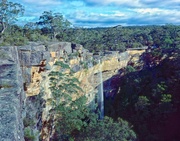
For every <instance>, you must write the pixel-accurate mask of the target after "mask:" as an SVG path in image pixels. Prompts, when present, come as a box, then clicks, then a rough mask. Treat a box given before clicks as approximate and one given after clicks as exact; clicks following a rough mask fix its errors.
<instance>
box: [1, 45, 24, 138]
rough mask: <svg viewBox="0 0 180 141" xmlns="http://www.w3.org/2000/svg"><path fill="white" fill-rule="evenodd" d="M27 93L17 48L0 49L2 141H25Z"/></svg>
mask: <svg viewBox="0 0 180 141" xmlns="http://www.w3.org/2000/svg"><path fill="white" fill-rule="evenodd" d="M24 100H25V93H24V90H23V78H22V73H21V69H20V62H19V58H18V50H17V47H0V133H1V134H0V140H1V141H23V140H24V135H23V120H22V115H23V106H24Z"/></svg>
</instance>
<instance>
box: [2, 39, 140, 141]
mask: <svg viewBox="0 0 180 141" xmlns="http://www.w3.org/2000/svg"><path fill="white" fill-rule="evenodd" d="M142 52H143V51H140V52H139V54H141V53H142ZM137 53H138V52H136V55H137ZM132 54H133V55H131V52H130V51H126V52H124V53H118V52H105V54H104V55H102V56H101V55H96V56H93V54H92V53H89V52H88V50H86V49H84V48H83V47H82V46H81V45H77V44H71V43H68V42H53V43H48V44H46V45H44V44H42V43H30V44H29V45H27V46H22V47H0V94H1V97H0V112H1V113H0V119H1V124H0V133H2V134H1V135H0V140H1V139H3V140H8V139H10V140H15V141H16V140H21V141H23V124H22V115H23V114H22V106H23V105H24V104H23V103H24V101H25V95H24V91H25V93H26V96H27V97H32V96H36V95H38V94H39V93H40V92H42V91H43V93H44V100H46V99H48V98H50V97H51V95H50V94H51V93H50V90H49V78H48V73H49V72H50V71H51V70H53V69H54V67H53V64H54V63H55V61H56V60H64V61H66V62H69V64H70V66H71V68H72V69H73V70H74V71H75V77H77V78H78V79H79V80H80V82H81V87H82V89H83V90H84V92H85V94H86V95H87V97H88V102H89V103H92V102H93V101H94V98H95V95H96V94H97V91H98V90H97V87H98V85H99V84H100V80H99V75H98V73H99V72H101V71H102V77H103V81H107V82H108V83H104V86H105V87H104V92H105V94H107V95H109V94H110V93H111V92H112V87H109V86H108V85H107V84H110V82H111V83H113V82H114V77H113V76H117V74H119V73H120V72H119V70H120V69H121V68H124V67H126V66H127V63H128V61H129V60H130V59H132V58H131V56H134V52H133V53H132ZM137 56H139V55H137ZM99 60H100V63H98V62H99ZM111 80H112V81H111ZM109 81H110V82H109ZM113 85H114V84H113ZM26 103H27V104H28V105H29V108H27V109H26V110H28V109H33V108H32V107H34V106H33V105H31V104H30V102H29V101H28V102H26ZM35 107H36V105H35ZM49 108H50V107H49V106H48V105H46V107H45V108H44V111H43V114H42V126H43V130H42V133H44V135H45V136H44V140H49V131H48V127H47V126H46V124H47V122H46V121H47V120H48V111H49ZM27 112H32V115H37V114H39V113H37V114H36V112H39V111H38V110H37V111H36V112H34V111H27ZM24 115H27V114H24ZM29 115H31V114H30V113H29ZM36 121H38V122H39V119H37V120H36Z"/></svg>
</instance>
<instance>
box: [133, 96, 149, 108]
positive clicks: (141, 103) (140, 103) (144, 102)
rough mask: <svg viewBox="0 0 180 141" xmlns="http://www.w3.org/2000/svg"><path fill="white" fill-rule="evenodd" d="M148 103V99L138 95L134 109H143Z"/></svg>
mask: <svg viewBox="0 0 180 141" xmlns="http://www.w3.org/2000/svg"><path fill="white" fill-rule="evenodd" d="M148 105H150V103H149V99H148V98H147V97H146V96H139V98H138V101H137V103H136V104H135V108H136V110H144V109H145V108H146V107H147V106H148Z"/></svg>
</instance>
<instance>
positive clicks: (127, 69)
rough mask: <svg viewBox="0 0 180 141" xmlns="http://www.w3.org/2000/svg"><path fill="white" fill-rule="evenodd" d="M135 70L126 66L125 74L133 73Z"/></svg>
mask: <svg viewBox="0 0 180 141" xmlns="http://www.w3.org/2000/svg"><path fill="white" fill-rule="evenodd" d="M135 71H136V69H135V68H134V67H133V66H130V65H128V66H127V67H126V73H130V72H135Z"/></svg>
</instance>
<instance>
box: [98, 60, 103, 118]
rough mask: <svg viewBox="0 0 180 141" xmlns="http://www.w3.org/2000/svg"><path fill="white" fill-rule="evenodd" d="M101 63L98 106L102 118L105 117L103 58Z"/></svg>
mask: <svg viewBox="0 0 180 141" xmlns="http://www.w3.org/2000/svg"><path fill="white" fill-rule="evenodd" d="M99 65H100V71H99V80H100V84H99V86H98V107H99V112H100V116H99V118H100V119H103V118H104V92H103V91H104V90H103V77H102V64H101V60H99Z"/></svg>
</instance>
